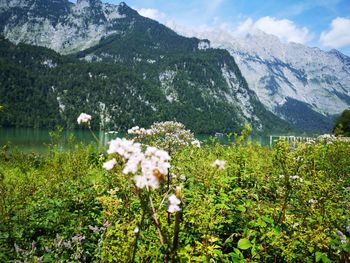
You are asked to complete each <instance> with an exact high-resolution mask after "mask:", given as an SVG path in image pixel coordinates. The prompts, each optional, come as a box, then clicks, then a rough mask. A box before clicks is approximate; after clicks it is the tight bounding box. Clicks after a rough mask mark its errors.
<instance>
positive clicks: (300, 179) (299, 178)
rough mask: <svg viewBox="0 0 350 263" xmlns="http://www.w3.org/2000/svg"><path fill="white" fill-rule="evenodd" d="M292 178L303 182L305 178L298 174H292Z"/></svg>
mask: <svg viewBox="0 0 350 263" xmlns="http://www.w3.org/2000/svg"><path fill="white" fill-rule="evenodd" d="M290 179H292V180H299V181H300V182H301V183H302V182H303V181H304V180H303V178H301V177H300V176H298V175H292V176H291V177H290Z"/></svg>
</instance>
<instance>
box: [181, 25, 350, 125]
mask: <svg viewBox="0 0 350 263" xmlns="http://www.w3.org/2000/svg"><path fill="white" fill-rule="evenodd" d="M175 30H176V31H177V32H179V33H183V34H184V35H191V36H192V35H197V36H198V37H203V36H205V37H207V38H208V39H209V40H210V41H211V43H212V46H213V47H216V48H223V49H226V50H228V51H229V52H230V54H231V55H232V56H233V57H234V58H235V61H236V63H237V64H238V66H239V68H240V70H241V71H242V74H243V76H244V77H245V78H246V80H247V82H248V85H249V87H250V88H251V89H252V90H254V91H255V92H256V94H257V96H258V97H259V99H260V101H261V102H262V103H263V104H264V105H265V107H266V108H267V109H269V110H270V111H272V112H274V113H275V114H277V115H278V116H280V117H281V118H283V119H285V120H287V121H288V122H290V123H292V124H294V125H295V126H296V127H298V128H300V129H302V130H309V131H315V130H316V131H317V130H318V131H330V130H331V128H332V126H333V122H334V116H336V115H339V114H340V113H341V112H342V111H343V110H344V109H346V108H349V107H350V58H349V57H347V56H345V55H344V54H342V53H340V52H339V51H336V50H332V51H329V52H325V51H323V50H320V49H319V48H311V47H307V46H305V45H301V44H297V43H283V42H281V41H280V40H279V38H277V37H276V36H273V35H269V34H266V33H264V32H262V31H259V30H256V31H255V32H253V33H252V34H247V35H245V36H240V37H237V36H236V37H234V36H233V35H231V34H229V33H228V32H225V31H208V32H201V33H196V32H191V33H190V34H189V33H188V32H185V31H183V30H181V28H177V29H175Z"/></svg>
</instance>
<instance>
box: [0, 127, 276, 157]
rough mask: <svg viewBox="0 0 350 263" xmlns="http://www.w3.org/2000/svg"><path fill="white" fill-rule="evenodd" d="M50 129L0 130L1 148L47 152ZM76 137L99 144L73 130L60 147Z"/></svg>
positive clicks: (103, 138)
mask: <svg viewBox="0 0 350 263" xmlns="http://www.w3.org/2000/svg"><path fill="white" fill-rule="evenodd" d="M50 131H51V130H49V129H33V128H0V147H2V146H3V145H5V144H8V145H10V146H11V148H12V149H14V148H17V149H19V150H21V151H26V152H46V151H47V150H48V145H50V144H52V143H53V139H52V138H51V136H50ZM94 133H95V134H96V136H97V137H98V138H99V146H100V147H101V146H105V145H107V142H108V141H110V140H112V139H115V138H116V137H118V136H119V137H124V136H125V135H126V134H125V133H118V134H117V133H114V132H104V131H95V132H94ZM70 136H74V142H76V143H86V144H89V143H97V142H96V141H95V139H94V137H93V136H92V134H91V132H90V131H89V130H86V129H85V130H84V129H81V130H71V131H63V133H62V136H61V137H60V141H59V143H60V145H61V146H62V147H63V148H65V147H68V141H69V140H68V138H69V137H70ZM196 137H197V138H198V139H199V140H201V141H204V140H210V136H209V135H203V134H200V135H196ZM216 139H217V140H218V141H219V142H220V143H223V144H228V143H230V142H232V141H233V139H232V138H231V139H228V138H227V136H225V135H220V136H216ZM249 139H250V140H251V141H253V142H254V143H259V144H260V145H262V146H267V145H269V138H268V137H267V136H251V137H250V138H249Z"/></svg>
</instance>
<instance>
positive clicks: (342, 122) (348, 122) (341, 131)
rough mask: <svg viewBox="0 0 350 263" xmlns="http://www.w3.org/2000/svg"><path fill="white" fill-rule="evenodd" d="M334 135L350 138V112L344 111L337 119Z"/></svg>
mask: <svg viewBox="0 0 350 263" xmlns="http://www.w3.org/2000/svg"><path fill="white" fill-rule="evenodd" d="M333 133H334V134H335V135H336V136H338V135H341V136H346V137H350V110H349V109H348V110H344V111H343V112H342V114H341V115H340V116H339V117H338V118H337V119H336V121H335V125H334V128H333Z"/></svg>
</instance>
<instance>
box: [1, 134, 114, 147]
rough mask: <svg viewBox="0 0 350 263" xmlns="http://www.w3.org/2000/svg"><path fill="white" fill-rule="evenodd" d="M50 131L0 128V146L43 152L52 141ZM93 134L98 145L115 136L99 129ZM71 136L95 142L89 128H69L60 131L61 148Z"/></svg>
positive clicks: (66, 144) (87, 141)
mask: <svg viewBox="0 0 350 263" xmlns="http://www.w3.org/2000/svg"><path fill="white" fill-rule="evenodd" d="M50 131H51V132H52V130H49V129H33V128H0V147H2V146H4V145H9V146H10V147H11V148H12V149H14V148H17V149H19V150H21V151H26V152H45V151H47V149H48V146H49V145H50V144H52V143H53V142H54V141H53V138H52V137H51V136H50ZM95 134H96V136H97V137H98V138H99V146H102V145H106V144H107V142H108V141H109V140H111V139H114V138H116V136H117V134H114V133H105V132H99V131H97V132H95ZM72 136H74V142H75V143H86V144H89V143H97V142H96V140H95V139H94V137H93V136H92V134H91V132H90V131H89V130H71V131H63V132H62V135H61V136H60V138H59V144H60V145H61V146H62V147H63V148H65V147H68V141H69V138H70V137H72Z"/></svg>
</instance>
